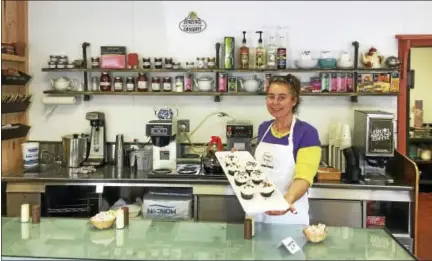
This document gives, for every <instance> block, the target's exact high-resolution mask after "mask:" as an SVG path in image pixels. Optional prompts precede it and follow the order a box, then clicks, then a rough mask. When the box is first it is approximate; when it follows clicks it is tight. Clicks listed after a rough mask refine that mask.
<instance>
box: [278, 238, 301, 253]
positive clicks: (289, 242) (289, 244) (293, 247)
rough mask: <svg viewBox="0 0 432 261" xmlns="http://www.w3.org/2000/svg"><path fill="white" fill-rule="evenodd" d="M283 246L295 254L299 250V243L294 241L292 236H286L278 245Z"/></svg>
mask: <svg viewBox="0 0 432 261" xmlns="http://www.w3.org/2000/svg"><path fill="white" fill-rule="evenodd" d="M281 245H283V246H285V248H286V249H287V250H288V251H289V252H290V253H291V254H295V253H297V252H298V251H299V250H300V247H299V245H298V244H297V243H296V242H295V241H294V239H293V238H292V237H287V238H285V239H284V240H282V242H281V243H280V244H279V246H281Z"/></svg>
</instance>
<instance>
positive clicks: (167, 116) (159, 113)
mask: <svg viewBox="0 0 432 261" xmlns="http://www.w3.org/2000/svg"><path fill="white" fill-rule="evenodd" d="M153 110H154V112H155V115H156V117H157V118H158V119H159V120H171V119H172V118H173V117H174V116H177V115H178V110H177V109H174V110H173V109H171V108H169V107H167V106H165V107H162V108H154V109H153ZM174 112H175V115H174Z"/></svg>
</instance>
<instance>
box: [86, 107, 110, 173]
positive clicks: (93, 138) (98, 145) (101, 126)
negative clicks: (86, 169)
mask: <svg viewBox="0 0 432 261" xmlns="http://www.w3.org/2000/svg"><path fill="white" fill-rule="evenodd" d="M86 119H87V120H89V121H90V126H91V134H90V150H89V154H88V155H89V156H88V158H87V159H86V160H85V161H84V163H83V165H84V166H94V167H99V166H102V165H103V164H105V162H106V160H105V158H106V156H107V155H108V154H107V147H106V129H105V114H104V113H102V112H87V114H86Z"/></svg>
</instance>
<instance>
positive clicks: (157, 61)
mask: <svg viewBox="0 0 432 261" xmlns="http://www.w3.org/2000/svg"><path fill="white" fill-rule="evenodd" d="M154 60H155V68H156V69H162V58H155V59H154Z"/></svg>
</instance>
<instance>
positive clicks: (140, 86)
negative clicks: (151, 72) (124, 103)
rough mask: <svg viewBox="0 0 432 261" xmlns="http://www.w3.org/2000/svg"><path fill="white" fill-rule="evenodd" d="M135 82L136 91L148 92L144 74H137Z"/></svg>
mask: <svg viewBox="0 0 432 261" xmlns="http://www.w3.org/2000/svg"><path fill="white" fill-rule="evenodd" d="M136 82H137V91H139V92H146V91H148V79H147V75H146V74H145V73H138V77H137V79H136Z"/></svg>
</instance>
